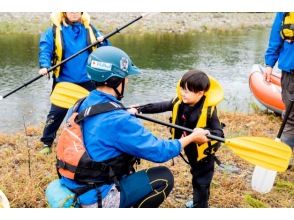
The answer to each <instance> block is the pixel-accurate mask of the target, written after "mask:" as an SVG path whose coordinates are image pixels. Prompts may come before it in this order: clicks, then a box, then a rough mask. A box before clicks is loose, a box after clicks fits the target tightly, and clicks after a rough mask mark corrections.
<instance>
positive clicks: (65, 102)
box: [50, 82, 89, 109]
mask: <svg viewBox="0 0 294 220" xmlns="http://www.w3.org/2000/svg"><path fill="white" fill-rule="evenodd" d="M88 94H89V91H88V90H86V89H84V88H83V87H81V86H78V85H76V84H73V83H69V82H60V83H57V84H56V86H55V88H54V90H53V92H52V94H51V96H50V101H51V103H52V104H54V105H56V106H59V107H62V108H67V109H68V108H70V107H72V106H73V105H74V104H75V103H76V101H77V100H79V99H81V98H83V97H85V96H87V95H88Z"/></svg>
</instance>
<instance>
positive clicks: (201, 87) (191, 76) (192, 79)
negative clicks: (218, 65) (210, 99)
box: [180, 69, 210, 93]
mask: <svg viewBox="0 0 294 220" xmlns="http://www.w3.org/2000/svg"><path fill="white" fill-rule="evenodd" d="M180 86H181V88H183V89H188V90H189V91H191V92H195V93H196V92H199V91H204V92H206V91H207V90H208V89H209V87H210V82H209V78H208V76H207V75H206V74H205V73H204V72H202V71H200V70H195V69H193V70H189V71H188V72H186V73H185V74H184V75H183V77H182V79H181V82H180Z"/></svg>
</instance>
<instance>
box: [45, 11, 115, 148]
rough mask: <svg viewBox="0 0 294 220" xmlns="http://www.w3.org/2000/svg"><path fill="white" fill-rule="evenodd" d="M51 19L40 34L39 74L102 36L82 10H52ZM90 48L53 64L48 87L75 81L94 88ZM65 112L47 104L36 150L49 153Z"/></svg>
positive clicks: (46, 72) (106, 42)
mask: <svg viewBox="0 0 294 220" xmlns="http://www.w3.org/2000/svg"><path fill="white" fill-rule="evenodd" d="M51 21H52V23H53V25H52V27H50V28H48V29H47V30H46V31H45V32H44V33H43V34H42V35H41V38H40V51H39V65H40V70H39V74H41V75H48V74H49V73H48V71H47V70H48V68H50V67H51V66H52V65H55V64H56V63H59V62H61V61H62V60H64V59H66V58H67V57H69V56H71V55H73V54H75V53H77V52H78V51H80V50H82V49H84V48H85V47H87V46H88V45H90V44H92V43H94V42H96V41H97V40H99V41H100V42H103V40H104V38H103V36H102V34H101V33H100V32H99V31H98V30H96V29H95V28H94V27H93V26H92V25H91V24H90V16H89V15H88V14H87V13H85V12H60V13H52V14H51ZM108 44H109V43H108V41H104V42H103V43H101V45H108ZM94 49H96V47H95V48H91V49H90V50H89V51H86V52H84V53H82V54H80V55H78V56H77V57H75V58H73V59H72V60H69V61H67V62H66V63H64V64H63V65H62V66H61V67H58V68H56V69H55V70H54V73H53V88H52V91H53V90H54V87H55V85H56V84H57V83H59V82H70V83H75V84H77V85H80V86H82V87H84V88H85V89H87V90H89V91H91V90H93V89H95V87H94V86H93V84H92V82H91V81H90V79H89V77H88V76H87V72H86V63H87V59H88V56H89V54H90V53H91V51H93V50H94ZM66 112H67V109H65V108H62V107H59V106H56V105H54V104H51V109H50V111H49V114H48V116H47V120H46V124H45V128H44V131H43V136H42V138H41V142H42V143H43V149H42V150H41V151H40V153H42V154H48V153H51V146H52V143H53V141H54V139H55V137H56V132H57V130H58V128H59V126H60V124H61V123H62V121H63V119H64V117H65V115H66Z"/></svg>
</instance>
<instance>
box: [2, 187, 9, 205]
mask: <svg viewBox="0 0 294 220" xmlns="http://www.w3.org/2000/svg"><path fill="white" fill-rule="evenodd" d="M0 208H10V205H9V201H8V199H7V197H6V196H5V195H4V193H3V192H2V191H1V190H0Z"/></svg>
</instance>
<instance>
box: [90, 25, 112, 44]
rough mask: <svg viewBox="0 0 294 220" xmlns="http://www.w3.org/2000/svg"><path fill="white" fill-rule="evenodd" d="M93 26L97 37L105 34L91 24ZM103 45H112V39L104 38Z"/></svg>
mask: <svg viewBox="0 0 294 220" xmlns="http://www.w3.org/2000/svg"><path fill="white" fill-rule="evenodd" d="M91 26H92V29H93V31H94V34H95V36H96V38H97V37H100V36H103V34H102V33H101V32H100V31H99V30H98V29H97V28H95V27H94V26H93V25H91ZM101 46H111V43H110V41H109V40H108V39H106V40H104V41H103V42H102V44H100V47H101Z"/></svg>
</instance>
